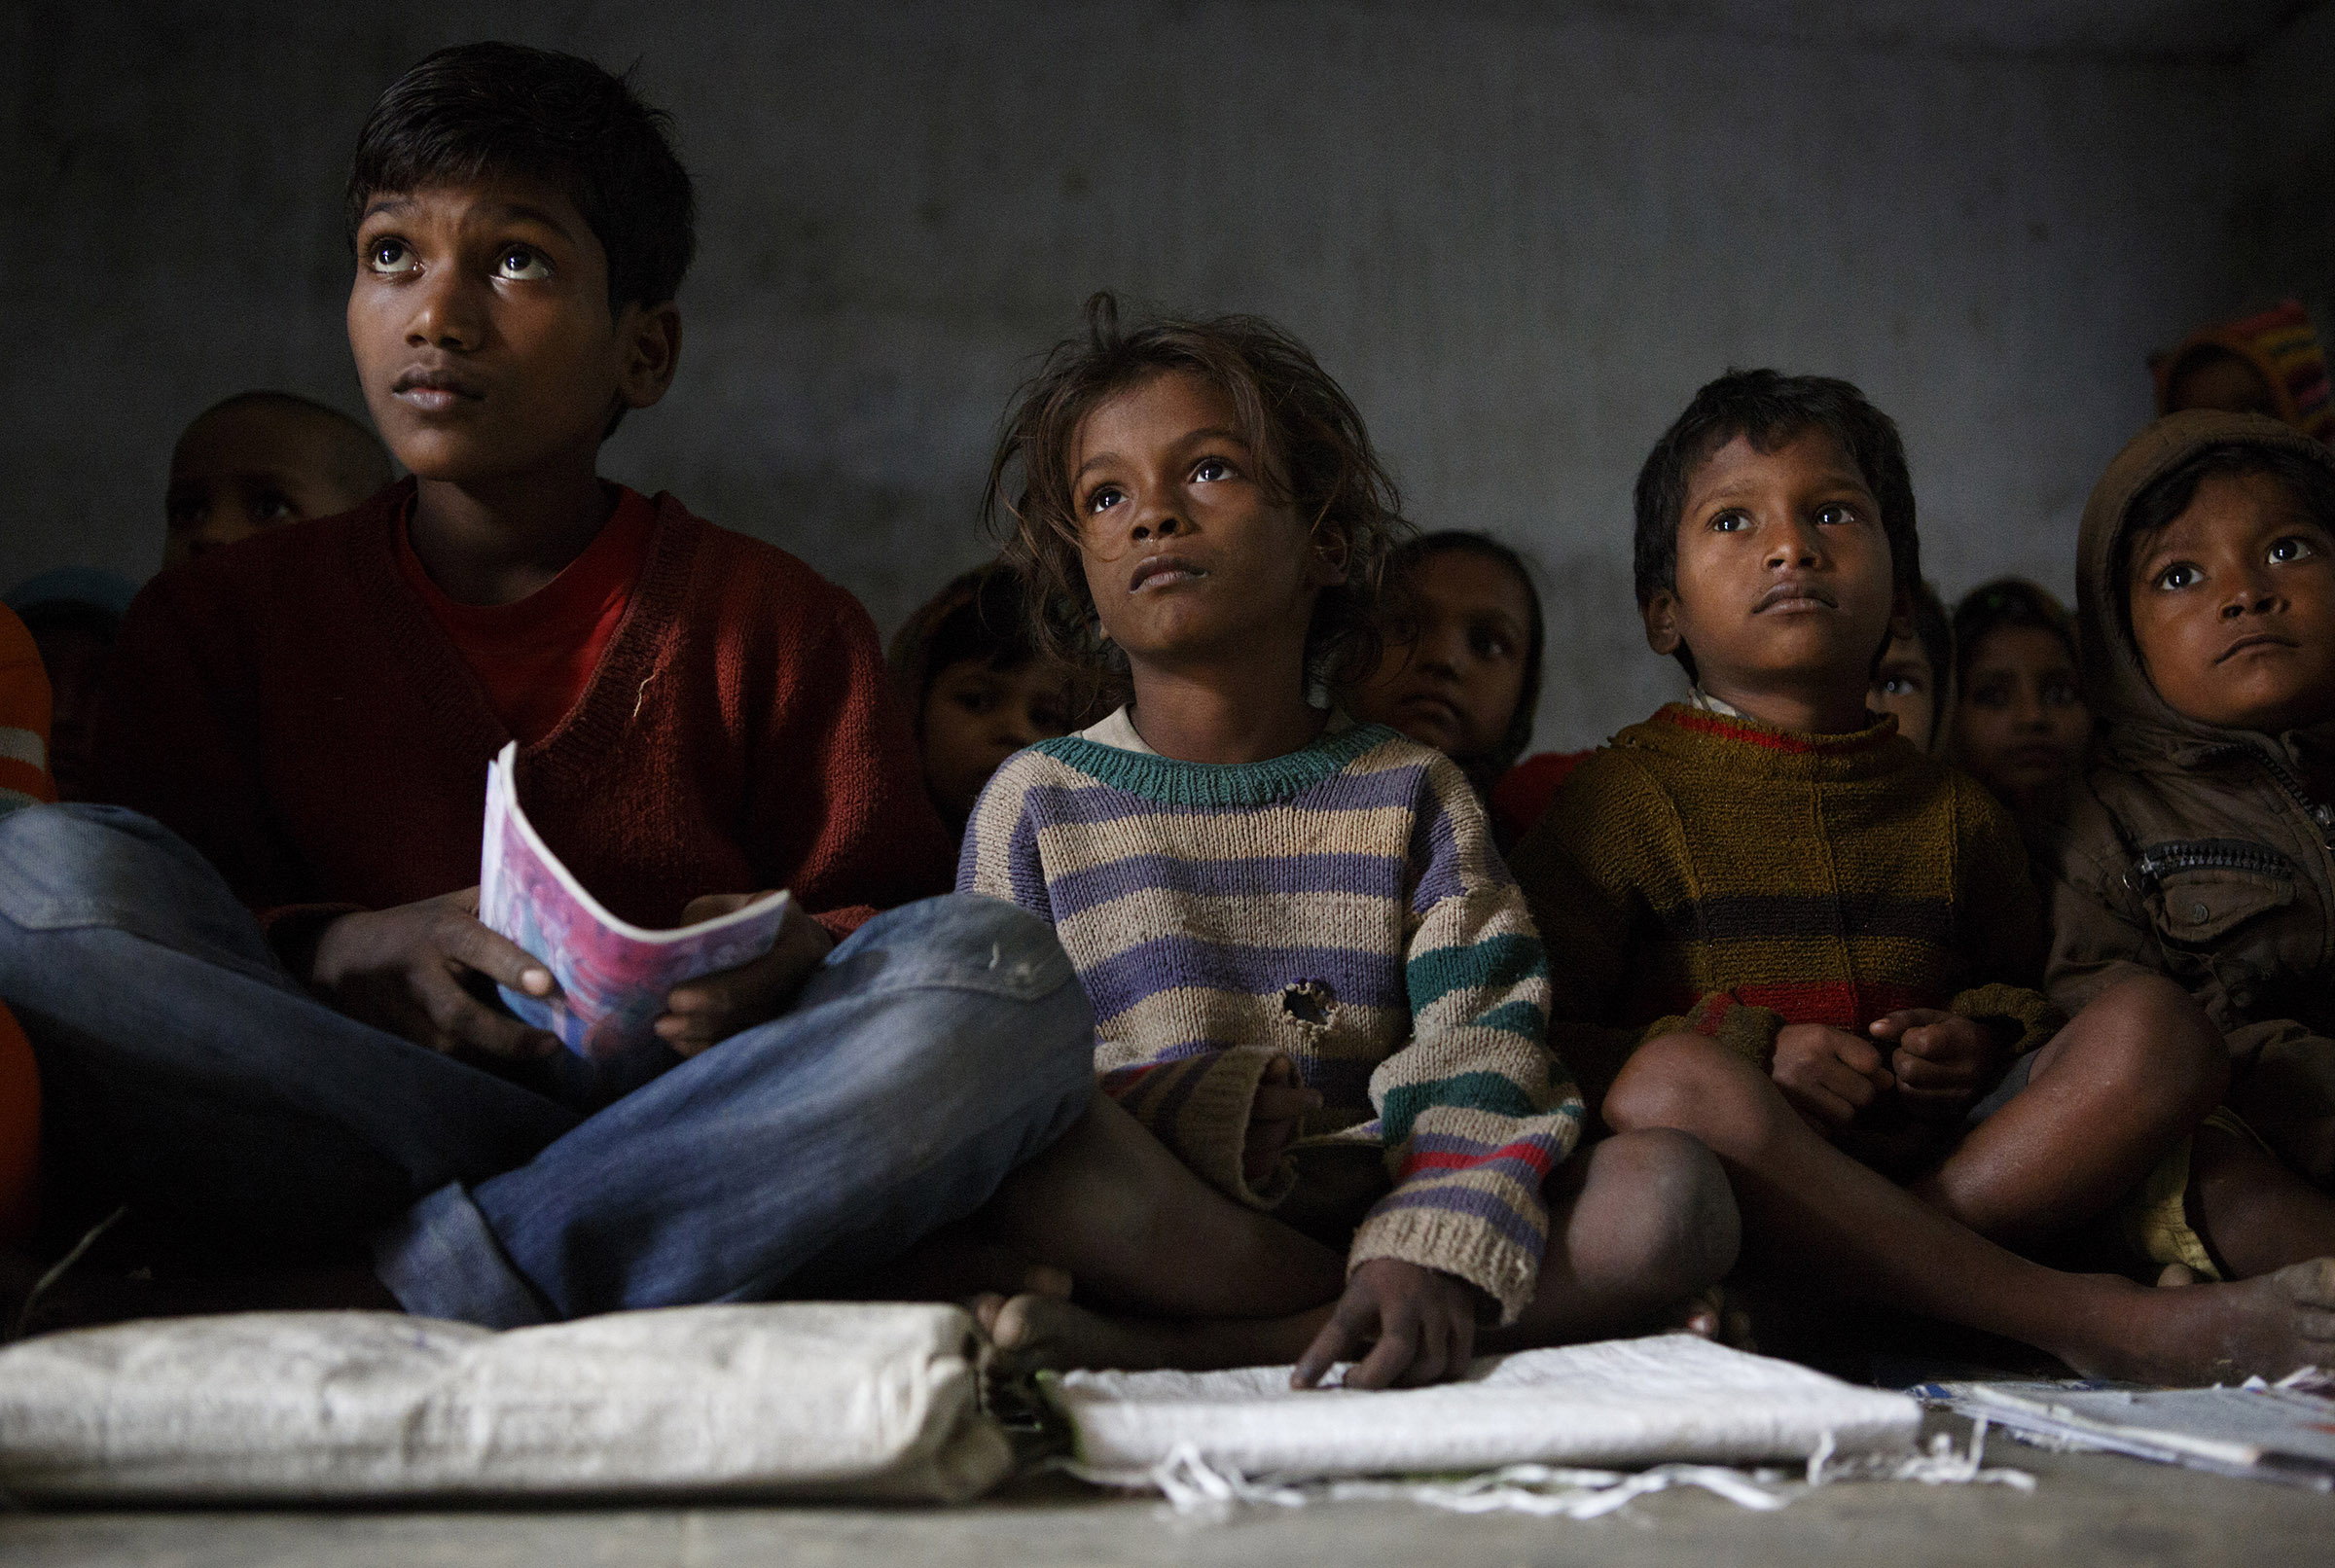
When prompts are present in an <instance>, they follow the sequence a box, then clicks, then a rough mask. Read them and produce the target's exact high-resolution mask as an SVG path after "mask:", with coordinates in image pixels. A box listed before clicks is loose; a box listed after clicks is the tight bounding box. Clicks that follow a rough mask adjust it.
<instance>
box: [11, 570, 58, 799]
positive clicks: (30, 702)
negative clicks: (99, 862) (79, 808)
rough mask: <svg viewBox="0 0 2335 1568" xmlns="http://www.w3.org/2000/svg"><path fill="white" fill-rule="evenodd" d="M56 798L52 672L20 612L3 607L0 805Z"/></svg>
mask: <svg viewBox="0 0 2335 1568" xmlns="http://www.w3.org/2000/svg"><path fill="white" fill-rule="evenodd" d="M12 794H13V795H26V796H30V797H31V798H32V799H33V800H35V801H54V800H55V799H56V785H55V783H54V781H53V780H52V779H51V778H50V777H49V674H48V671H46V670H44V669H43V668H42V667H41V650H40V648H39V646H38V645H37V644H35V643H34V642H33V640H32V633H31V632H29V631H26V630H25V629H24V623H23V622H21V621H18V619H17V616H16V612H15V611H13V610H10V609H8V608H7V607H6V606H0V809H5V808H6V807H7V806H9V805H10V804H12V803H13V804H16V805H22V804H23V803H24V802H22V801H14V802H12V801H11V799H10V797H11V795H12Z"/></svg>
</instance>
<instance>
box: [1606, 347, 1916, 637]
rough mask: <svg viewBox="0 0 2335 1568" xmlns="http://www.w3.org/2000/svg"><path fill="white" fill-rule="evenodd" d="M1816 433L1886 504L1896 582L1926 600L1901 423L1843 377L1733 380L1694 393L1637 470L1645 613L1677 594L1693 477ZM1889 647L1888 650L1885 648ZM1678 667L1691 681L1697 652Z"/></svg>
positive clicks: (1763, 375) (1636, 569)
mask: <svg viewBox="0 0 2335 1568" xmlns="http://www.w3.org/2000/svg"><path fill="white" fill-rule="evenodd" d="M1810 430H1821V431H1823V432H1825V433H1826V434H1827V435H1829V436H1831V437H1832V439H1833V440H1834V441H1836V442H1838V443H1839V444H1840V447H1841V450H1842V451H1843V452H1845V453H1846V454H1847V455H1848V457H1849V460H1850V462H1851V463H1854V464H1855V465H1856V471H1857V473H1858V474H1859V475H1861V476H1862V477H1863V479H1864V481H1865V484H1866V486H1867V487H1868V488H1870V489H1871V490H1872V492H1873V499H1874V500H1876V501H1878V502H1880V503H1881V527H1882V532H1883V533H1884V535H1886V538H1887V539H1888V542H1889V569H1890V573H1891V575H1892V577H1893V578H1894V580H1895V582H1896V585H1897V587H1898V588H1900V589H1902V590H1904V591H1905V592H1906V593H1907V594H1908V595H1911V596H1914V597H1919V596H1920V594H1921V588H1922V540H1921V536H1920V534H1918V533H1917V532H1916V531H1915V527H1914V480H1913V475H1912V473H1911V472H1910V471H1909V470H1908V469H1907V467H1906V463H1905V442H1904V440H1903V438H1901V437H1900V436H1899V435H1898V434H1897V423H1896V421H1895V420H1893V419H1891V418H1890V417H1889V416H1888V415H1887V414H1886V413H1883V412H1882V411H1881V410H1879V409H1876V408H1875V407H1873V405H1872V404H1871V403H1870V402H1869V401H1867V400H1866V397H1865V395H1864V393H1863V392H1861V391H1859V390H1858V389H1857V388H1856V386H1855V385H1854V384H1853V383H1851V382H1849V381H1844V380H1841V379H1839V378H1837V377H1835V376H1830V375H1785V374H1781V373H1780V372H1778V371H1772V370H1756V371H1729V372H1728V373H1727V374H1725V375H1722V376H1720V377H1719V378H1718V379H1717V380H1715V381H1711V382H1709V383H1707V384H1706V385H1705V386H1704V387H1703V389H1702V390H1701V391H1699V392H1697V393H1696V394H1695V397H1694V401H1693V402H1692V403H1689V404H1688V405H1687V406H1686V411H1685V412H1684V413H1682V414H1680V415H1679V416H1678V418H1677V420H1676V422H1674V423H1673V424H1672V425H1671V426H1670V429H1668V430H1666V431H1664V432H1663V433H1662V439H1661V440H1660V441H1658V442H1656V443H1655V444H1654V450H1653V451H1652V452H1650V453H1648V454H1647V456H1646V462H1645V466H1644V467H1643V468H1641V469H1639V470H1638V471H1637V490H1636V502H1637V534H1636V540H1635V548H1634V550H1633V552H1632V555H1633V559H1632V575H1633V577H1634V579H1635V587H1636V589H1637V607H1638V608H1639V609H1640V610H1643V609H1644V608H1645V607H1646V606H1647V605H1648V604H1649V603H1651V602H1653V598H1654V595H1655V594H1657V593H1675V592H1676V591H1678V524H1679V523H1680V522H1681V521H1682V520H1684V517H1685V513H1686V490H1687V483H1688V481H1690V480H1691V479H1692V478H1693V477H1694V472H1695V470H1696V469H1697V468H1698V467H1700V466H1701V465H1702V464H1703V462H1704V461H1705V460H1706V459H1707V458H1708V457H1709V456H1710V454H1711V453H1713V452H1715V451H1717V450H1718V449H1719V448H1720V447H1722V446H1724V445H1727V444H1728V443H1729V442H1731V441H1733V440H1735V439H1736V438H1737V437H1738V436H1741V437H1742V438H1743V439H1744V440H1746V441H1748V442H1749V443H1750V444H1751V445H1752V447H1753V448H1754V449H1755V450H1757V451H1761V452H1773V451H1779V450H1781V449H1782V448H1783V447H1784V446H1786V445H1789V444H1790V443H1791V442H1792V441H1793V440H1794V439H1796V438H1797V437H1799V436H1801V435H1803V434H1805V433H1806V432H1808V431H1810ZM1882 646H1883V648H1886V647H1887V646H1888V645H1887V643H1886V641H1885V642H1884V643H1883V645H1882ZM1875 657H1876V658H1879V657H1880V650H1876V651H1875ZM1677 659H1678V662H1679V663H1681V664H1683V665H1685V666H1686V672H1687V674H1688V676H1689V677H1692V676H1693V675H1694V674H1695V658H1694V653H1693V651H1692V650H1691V649H1689V648H1688V647H1687V646H1686V644H1685V643H1683V642H1681V643H1680V644H1679V645H1678V653H1677Z"/></svg>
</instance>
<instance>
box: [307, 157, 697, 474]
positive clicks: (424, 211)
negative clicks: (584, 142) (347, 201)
mask: <svg viewBox="0 0 2335 1568" xmlns="http://www.w3.org/2000/svg"><path fill="white" fill-rule="evenodd" d="M680 333H681V321H680V316H679V314H678V313H677V312H676V311H675V310H674V309H673V307H672V306H671V305H670V304H663V305H657V306H653V307H644V306H642V305H639V304H628V305H626V306H625V307H624V308H623V309H622V310H619V311H614V312H612V311H610V309H609V307H608V259H607V255H606V253H605V252H604V251H603V250H602V249H601V247H600V242H599V240H598V238H597V237H596V236H595V235H594V234H593V232H592V228H591V226H590V225H589V224H587V223H585V221H584V217H583V215H582V214H581V213H579V212H578V211H577V210H576V207H575V204H574V203H573V202H572V201H570V200H569V199H568V198H567V196H565V195H564V194H563V193H561V192H560V191H559V190H558V189H557V188H556V187H554V186H552V185H551V184H549V183H548V182H545V181H541V180H528V179H521V178H510V179H501V180H487V181H483V182H481V183H478V184H474V185H434V186H429V187H426V188H424V189H422V190H419V191H407V192H382V193H379V194H377V196H375V197H374V199H373V201H372V203H371V205H370V206H369V207H368V208H367V210H366V213H365V217H364V220H363V221H362V222H361V223H360V224H359V225H358V228H357V275H356V281H355V283H354V284H353V285H352V286H351V287H350V289H349V295H348V341H349V346H350V348H351V349H352V350H353V351H354V353H355V356H356V361H357V376H358V379H359V380H360V381H361V382H362V383H363V385H364V389H365V401H366V404H367V406H368V407H369V408H371V409H372V410H373V419H374V423H375V425H377V427H378V428H379V430H380V432H381V436H382V439H383V440H385V441H387V442H388V444H389V449H390V450H391V451H392V452H394V453H396V455H397V459H398V461H399V462H401V463H404V464H405V465H406V466H407V467H408V468H410V469H412V470H413V472H414V473H415V474H416V475H418V476H419V477H420V478H422V479H423V480H436V481H446V482H449V483H453V484H476V483H479V482H482V481H492V480H495V479H503V478H514V477H522V476H526V475H529V474H539V473H543V472H545V471H547V470H564V469H572V468H575V467H578V466H579V465H580V466H581V467H582V469H583V471H584V472H586V473H589V472H590V471H591V468H592V465H593V462H594V460H595V457H596V454H597V453H598V451H599V445H600V441H601V438H602V437H603V435H604V434H605V433H606V430H607V427H608V421H609V419H610V417H611V416H612V415H613V414H614V413H615V412H616V410H617V409H618V408H619V407H620V406H622V407H626V408H634V409H640V408H646V407H648V406H649V405H650V404H653V403H655V402H656V401H657V400H658V399H659V398H661V397H663V396H664V395H665V388H666V387H667V386H668V385H670V384H671V381H672V375H673V369H674V364H675V361H676V359H677V356H678V354H679V351H680Z"/></svg>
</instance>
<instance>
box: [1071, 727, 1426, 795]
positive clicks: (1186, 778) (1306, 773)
mask: <svg viewBox="0 0 2335 1568" xmlns="http://www.w3.org/2000/svg"><path fill="white" fill-rule="evenodd" d="M1400 738H1401V737H1400V736H1398V735H1397V734H1396V733H1395V732H1394V731H1391V730H1389V729H1387V728H1386V727H1385V726H1384V725H1383V724H1358V725H1355V726H1354V727H1353V728H1352V729H1350V730H1341V731H1338V733H1336V734H1334V735H1332V734H1325V735H1323V736H1322V737H1321V738H1320V739H1318V740H1316V741H1314V742H1313V743H1312V744H1311V745H1310V746H1308V747H1306V748H1305V749H1304V750H1303V751H1293V752H1291V753H1289V755H1287V756H1286V757H1272V758H1268V759H1266V760H1265V761H1264V762H1261V763H1187V762H1179V761H1177V760H1176V759H1175V758H1173V757H1162V756H1159V755H1157V754H1156V753H1145V752H1139V751H1123V750H1121V749H1120V748H1119V747H1117V746H1105V745H1103V744H1102V743H1101V742H1099V741H1095V740H1088V739H1086V738H1085V737H1084V736H1081V735H1063V736H1062V737H1060V739H1057V740H1041V741H1039V742H1038V743H1037V746H1036V747H1035V748H1034V749H1036V750H1038V751H1042V752H1044V753H1045V754H1046V755H1047V756H1049V757H1052V758H1053V759H1055V760H1056V761H1057V762H1060V763H1062V764H1065V765H1067V766H1071V767H1075V768H1077V769H1078V770H1079V771H1080V772H1082V773H1084V774H1086V775H1087V776H1088V777H1090V778H1093V779H1095V780H1096V781H1097V782H1099V783H1103V784H1108V785H1109V786H1110V787H1111V788H1113V789H1115V790H1125V791H1126V792H1127V793H1128V794H1130V795H1139V796H1141V797H1142V798H1143V799H1144V800H1146V801H1156V802H1159V803H1160V804H1162V805H1181V806H1205V807H1214V808H1218V809H1221V808H1224V807H1228V806H1233V807H1238V806H1256V805H1272V804H1274V803H1275V802H1279V801H1286V800H1289V799H1291V798H1293V797H1295V796H1298V795H1302V794H1303V793H1305V792H1306V791H1307V790H1310V789H1311V788H1312V787H1313V786H1314V785H1316V784H1318V783H1320V782H1321V781H1322V780H1323V779H1325V778H1328V777H1329V776H1330V775H1331V774H1333V773H1336V772H1338V771H1339V770H1340V769H1341V768H1343V767H1345V766H1346V765H1347V764H1348V763H1350V762H1352V761H1353V760H1354V759H1355V758H1357V757H1359V756H1361V755H1362V754H1363V753H1364V752H1366V751H1368V750H1370V749H1371V748H1372V747H1373V746H1380V745H1383V744H1385V743H1386V742H1387V741H1389V740H1396V739H1400Z"/></svg>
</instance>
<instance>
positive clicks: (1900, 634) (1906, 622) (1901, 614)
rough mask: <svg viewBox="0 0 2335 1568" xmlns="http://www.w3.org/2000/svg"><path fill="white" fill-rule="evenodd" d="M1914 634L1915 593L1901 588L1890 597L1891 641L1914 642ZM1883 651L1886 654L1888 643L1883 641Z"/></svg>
mask: <svg viewBox="0 0 2335 1568" xmlns="http://www.w3.org/2000/svg"><path fill="white" fill-rule="evenodd" d="M1914 636H1915V632H1914V595H1913V593H1912V591H1911V590H1910V589H1907V588H1899V589H1898V590H1897V591H1896V593H1895V594H1893V595H1892V596H1891V597H1890V599H1889V642H1912V641H1913V640H1914ZM1881 651H1882V652H1883V653H1884V654H1886V653H1887V652H1888V651H1889V645H1888V643H1883V644H1882V645H1881Z"/></svg>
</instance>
